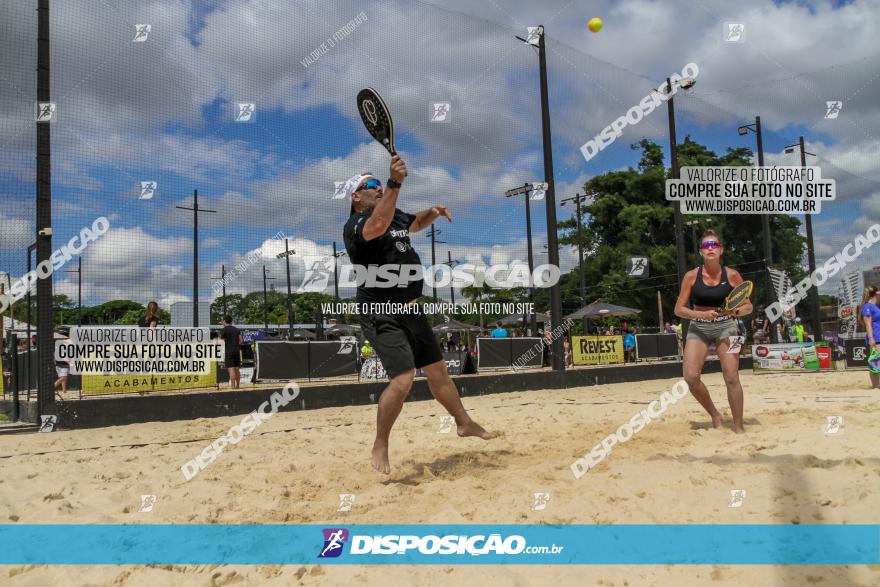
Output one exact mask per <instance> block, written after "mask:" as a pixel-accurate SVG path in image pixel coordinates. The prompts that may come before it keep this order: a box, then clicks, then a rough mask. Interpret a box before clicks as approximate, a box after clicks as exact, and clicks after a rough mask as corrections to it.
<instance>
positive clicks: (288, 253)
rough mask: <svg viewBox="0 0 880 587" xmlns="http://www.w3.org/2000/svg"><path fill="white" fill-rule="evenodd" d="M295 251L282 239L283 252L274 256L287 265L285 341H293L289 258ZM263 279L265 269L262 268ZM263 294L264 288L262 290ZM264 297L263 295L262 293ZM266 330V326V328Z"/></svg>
mask: <svg viewBox="0 0 880 587" xmlns="http://www.w3.org/2000/svg"><path fill="white" fill-rule="evenodd" d="M295 254H296V251H294V250H293V249H291V248H290V245H289V244H288V242H287V239H286V238H285V239H284V252H283V253H278V254H277V255H275V258H276V259H284V263H285V264H286V265H287V340H293V306H292V305H291V303H290V256H291V255H295ZM264 278H265V268H264ZM263 289H264V292H265V287H264V288H263ZM264 295H265V293H264ZM267 328H268V326H267Z"/></svg>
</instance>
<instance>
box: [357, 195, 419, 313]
mask: <svg viewBox="0 0 880 587" xmlns="http://www.w3.org/2000/svg"><path fill="white" fill-rule="evenodd" d="M372 213H373V211H372V210H365V211H364V212H360V213H355V214H352V215H351V217H350V218H349V219H348V222H346V223H345V228H344V229H343V231H342V237H343V240H344V241H345V250H346V252H348V258H349V259H351V262H352V264H354V265H361V266H363V267H367V268H369V267H370V266H374V267H375V266H379V265H389V264H391V265H421V264H422V261H421V259H419V255H418V254H417V253H416V252H415V249H413V247H412V243H410V240H409V227H410V225H412V223H413V221H414V220H415V219H416V217H415V214H407V213H406V212H403V211H401V210H400V209H397V208H396V209H395V210H394V218H393V219H392V220H391V224H390V225H389V226H388V230H386V231H385V234H383V235H382V236H379V237H376V238H374V239H373V240H371V241H367V240H364V237H363V233H364V224H366V222H367V219H368V218H369V217H370V215H371V214H372ZM374 271H375V270H374ZM390 273H392V274H393V275H394V276H395V278H393V279H396V277H397V276H399V275H400V269H399V268H395V269H394V270H393V271H391V272H390ZM410 279H411V280H412V281H410V282H408V283H406V284H405V285H404V286H403V287H399V286H392V287H366V286H364V285H360V286H358V288H357V301H358V302H360V303H364V302H389V301H390V302H409V301H410V300H414V299H415V298H417V297H419V296H420V295H422V289H423V288H424V286H425V281H424V280H423V279H416V278H415V277H410ZM380 280H381V281H389V279H388V278H386V277H383V276H380Z"/></svg>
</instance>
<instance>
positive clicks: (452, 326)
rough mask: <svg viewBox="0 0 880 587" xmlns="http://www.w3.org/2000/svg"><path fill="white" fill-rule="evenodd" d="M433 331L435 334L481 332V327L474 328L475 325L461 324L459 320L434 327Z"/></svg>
mask: <svg viewBox="0 0 880 587" xmlns="http://www.w3.org/2000/svg"><path fill="white" fill-rule="evenodd" d="M433 330H434V332H479V331H480V327H479V326H474V325H473V324H465V323H464V322H459V321H457V320H450V321H448V322H441V323H440V324H438V325H436V326H434V328H433Z"/></svg>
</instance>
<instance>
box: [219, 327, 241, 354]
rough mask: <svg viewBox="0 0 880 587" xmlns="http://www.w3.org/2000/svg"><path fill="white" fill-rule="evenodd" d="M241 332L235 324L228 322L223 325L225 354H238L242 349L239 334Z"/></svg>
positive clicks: (221, 333)
mask: <svg viewBox="0 0 880 587" xmlns="http://www.w3.org/2000/svg"><path fill="white" fill-rule="evenodd" d="M239 334H240V332H239V330H238V328H236V327H235V326H233V325H232V324H227V325H226V326H224V327H223V330H221V331H220V338H221V339H223V342H224V343H226V346H225V347H224V350H223V354H224V355H226V356H227V357H228V356H230V355H237V354H238V351H239V350H240V348H241V347H240V346H239V344H238V335H239Z"/></svg>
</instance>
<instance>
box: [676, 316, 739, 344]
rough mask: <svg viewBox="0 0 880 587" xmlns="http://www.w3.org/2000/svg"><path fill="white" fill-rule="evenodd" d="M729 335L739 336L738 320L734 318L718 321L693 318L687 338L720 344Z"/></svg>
mask: <svg viewBox="0 0 880 587" xmlns="http://www.w3.org/2000/svg"><path fill="white" fill-rule="evenodd" d="M728 336H739V331H738V330H737V328H736V320H734V319H732V318H727V319H725V320H719V321H717V322H702V321H699V320H691V323H690V326H688V333H687V337H686V340H691V339H696V340H702V341H703V342H705V343H706V344H718V343H719V342H721V341H723V340H726V339H727V337H728Z"/></svg>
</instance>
